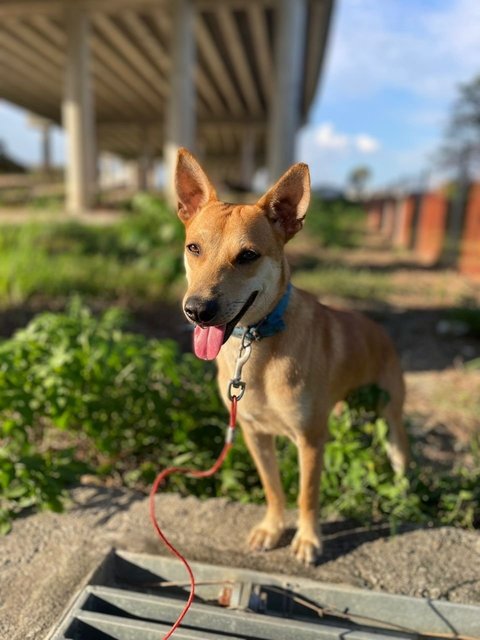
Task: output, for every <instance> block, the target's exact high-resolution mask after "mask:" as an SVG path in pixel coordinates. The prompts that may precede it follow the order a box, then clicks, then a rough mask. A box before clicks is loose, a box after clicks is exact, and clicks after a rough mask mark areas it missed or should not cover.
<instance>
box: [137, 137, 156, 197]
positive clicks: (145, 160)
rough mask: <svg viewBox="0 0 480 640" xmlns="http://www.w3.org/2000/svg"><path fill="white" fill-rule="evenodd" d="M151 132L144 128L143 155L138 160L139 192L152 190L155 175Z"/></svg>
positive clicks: (141, 145) (142, 138)
mask: <svg viewBox="0 0 480 640" xmlns="http://www.w3.org/2000/svg"><path fill="white" fill-rule="evenodd" d="M150 133H151V132H150V131H149V130H148V127H144V128H143V129H142V130H141V132H140V135H141V144H140V148H141V153H140V156H139V158H138V162H137V168H138V180H137V187H138V190H139V191H148V190H149V189H151V188H152V173H153V146H152V140H151V136H150V135H149V134H150Z"/></svg>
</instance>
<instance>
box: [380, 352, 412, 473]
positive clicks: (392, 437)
mask: <svg viewBox="0 0 480 640" xmlns="http://www.w3.org/2000/svg"><path fill="white" fill-rule="evenodd" d="M395 365H396V363H395ZM379 385H380V387H381V388H382V389H385V390H386V391H387V392H388V395H389V401H388V403H387V404H386V405H385V407H383V408H382V409H381V410H380V415H381V417H383V418H385V420H386V421H387V423H388V449H387V453H388V457H389V458H390V462H391V464H392V467H393V469H394V471H396V472H397V473H403V472H404V471H405V469H406V468H407V465H408V461H409V458H410V445H409V442H408V435H407V431H406V429H405V424H404V422H403V403H404V400H405V383H404V381H403V376H402V372H401V370H400V367H399V366H394V367H392V368H390V369H388V370H387V371H386V372H385V374H384V375H383V376H382V378H381V379H380V380H379Z"/></svg>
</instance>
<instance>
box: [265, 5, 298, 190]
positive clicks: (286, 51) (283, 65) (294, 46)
mask: <svg viewBox="0 0 480 640" xmlns="http://www.w3.org/2000/svg"><path fill="white" fill-rule="evenodd" d="M306 15H307V3H306V0H278V4H277V22H278V28H277V30H276V40H275V85H274V93H273V96H272V100H271V103H270V126H269V140H268V170H269V178H270V181H271V182H274V181H275V180H277V179H278V178H279V177H280V175H281V174H282V173H283V172H284V171H285V170H286V169H288V167H289V166H290V165H291V164H292V163H293V161H294V158H295V136H296V133H297V131H298V128H299V126H300V121H301V104H302V82H303V80H302V69H303V56H304V53H305V39H304V33H305V21H306ZM286 43H288V46H286Z"/></svg>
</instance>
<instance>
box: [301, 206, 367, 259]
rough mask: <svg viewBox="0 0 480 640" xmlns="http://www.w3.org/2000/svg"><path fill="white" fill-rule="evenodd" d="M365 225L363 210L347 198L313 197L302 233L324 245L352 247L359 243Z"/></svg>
mask: <svg viewBox="0 0 480 640" xmlns="http://www.w3.org/2000/svg"><path fill="white" fill-rule="evenodd" d="M364 225H365V211H364V209H363V207H362V206H361V205H359V204H357V203H351V202H348V201H347V200H333V201H324V200H318V199H315V198H314V199H313V200H312V202H311V204H310V207H309V209H308V213H307V216H306V218H305V227H304V230H303V232H302V233H306V234H307V235H309V236H311V237H314V238H315V239H316V240H317V241H318V242H320V243H321V244H322V245H323V246H325V247H344V248H353V247H357V246H359V245H360V243H361V241H362V233H363V230H364Z"/></svg>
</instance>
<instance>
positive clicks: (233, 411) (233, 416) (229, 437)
mask: <svg viewBox="0 0 480 640" xmlns="http://www.w3.org/2000/svg"><path fill="white" fill-rule="evenodd" d="M242 395H243V394H242ZM239 397H241V396H239ZM239 397H237V396H235V395H233V396H231V398H230V403H231V404H230V421H229V423H228V429H227V434H226V437H225V445H224V447H223V449H222V451H221V452H220V455H219V456H218V458H217V461H216V462H215V463H214V465H213V466H212V467H210V469H207V470H206V471H197V470H195V469H187V468H184V467H170V468H168V469H165V470H164V471H162V472H161V473H159V474H158V476H157V477H156V478H155V482H154V483H153V485H152V489H151V491H150V499H149V501H150V519H151V521H152V524H153V526H154V528H155V531H156V532H157V534H158V536H159V538H160V539H161V540H162V542H163V543H164V544H165V546H166V547H168V549H169V551H170V553H172V554H173V555H174V556H176V557H177V558H178V559H179V560H181V561H182V562H183V564H184V565H185V569H186V570H187V573H188V575H189V578H190V595H189V596H188V600H187V603H186V604H185V606H184V608H183V610H182V612H181V613H180V615H179V616H178V618H177V620H176V622H175V624H174V625H173V626H172V628H171V629H170V631H169V632H168V633H167V635H166V636H164V637H163V640H167V638H170V636H171V635H172V634H173V633H174V631H175V629H177V627H178V626H179V625H180V623H181V622H182V620H183V618H184V617H185V615H186V613H187V611H188V610H189V609H190V606H191V604H192V602H193V599H194V597H195V576H194V575H193V571H192V569H191V567H190V565H189V564H188V561H187V560H186V558H185V557H184V556H183V555H182V554H181V553H180V551H178V550H177V549H175V547H174V546H173V544H172V543H171V542H170V541H169V540H168V538H167V537H166V535H165V534H164V533H163V531H162V530H161V528H160V525H159V524H158V522H157V517H156V515H155V494H156V493H157V491H158V488H159V486H160V485H161V484H162V482H163V481H164V480H165V478H166V477H167V476H169V475H171V474H172V473H184V474H186V475H189V476H191V477H192V478H209V477H210V476H213V475H214V474H215V473H216V472H217V471H218V470H219V469H220V467H221V466H222V464H223V461H224V460H225V458H226V457H227V455H228V452H229V451H230V449H231V448H232V444H233V435H234V433H235V427H236V425H237V402H238V400H239Z"/></svg>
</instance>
